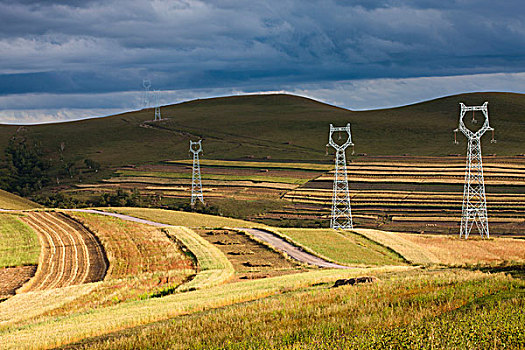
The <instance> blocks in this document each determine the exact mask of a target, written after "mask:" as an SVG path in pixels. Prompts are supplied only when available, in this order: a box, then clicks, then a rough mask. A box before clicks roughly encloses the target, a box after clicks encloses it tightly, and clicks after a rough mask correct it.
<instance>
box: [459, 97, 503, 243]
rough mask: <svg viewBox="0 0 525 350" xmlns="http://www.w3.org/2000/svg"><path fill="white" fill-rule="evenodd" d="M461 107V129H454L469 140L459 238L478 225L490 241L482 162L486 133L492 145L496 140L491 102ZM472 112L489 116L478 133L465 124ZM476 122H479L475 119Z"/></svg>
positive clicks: (465, 236)
mask: <svg viewBox="0 0 525 350" xmlns="http://www.w3.org/2000/svg"><path fill="white" fill-rule="evenodd" d="M459 105H460V106H461V111H460V114H459V128H458V129H456V130H454V132H455V133H457V132H458V130H460V131H461V132H462V133H463V134H464V135H465V136H466V137H467V139H468V146H467V165H466V168H465V185H464V188H463V207H462V213H461V231H460V232H459V237H460V238H465V239H466V238H468V236H469V234H470V231H471V230H472V227H473V226H474V223H475V224H476V227H477V228H478V231H479V233H480V234H481V237H486V238H489V224H488V220H487V200H486V198H485V181H484V179H483V163H482V161H481V137H482V136H483V134H485V132H487V131H488V130H491V131H492V140H491V142H492V143H494V142H496V141H495V140H494V129H493V128H491V127H490V125H489V111H488V102H485V103H484V104H483V105H482V106H468V107H467V106H465V105H464V104H463V103H460V104H459ZM470 111H472V112H473V113H474V111H482V112H483V115H484V116H485V123H484V124H483V126H482V127H481V128H480V129H479V130H478V131H476V132H473V131H471V130H469V129H468V128H467V127H466V126H465V123H464V122H463V118H464V117H465V114H466V113H467V112H470ZM473 122H475V119H474V118H473Z"/></svg>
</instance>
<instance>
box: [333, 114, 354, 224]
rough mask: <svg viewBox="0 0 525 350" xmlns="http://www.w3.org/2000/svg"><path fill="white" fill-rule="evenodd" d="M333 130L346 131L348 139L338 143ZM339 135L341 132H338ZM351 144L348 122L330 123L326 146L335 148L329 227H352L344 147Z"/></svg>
mask: <svg viewBox="0 0 525 350" xmlns="http://www.w3.org/2000/svg"><path fill="white" fill-rule="evenodd" d="M334 132H339V133H341V132H346V133H348V139H347V140H346V142H345V143H344V144H342V145H339V144H337V143H336V142H335V141H334V140H333V134H334ZM339 137H341V134H339ZM353 145H354V144H353V143H352V134H351V132H350V123H348V124H346V126H344V127H334V126H333V125H332V124H330V135H329V136H328V144H327V145H326V146H327V147H328V146H332V147H333V148H335V174H334V176H335V178H334V193H333V196H332V217H331V220H330V227H331V228H333V229H343V230H350V229H352V228H353V223H352V212H351V210H350V195H349V193H348V177H347V173H346V154H345V151H346V148H347V147H348V146H353ZM327 150H328V148H327Z"/></svg>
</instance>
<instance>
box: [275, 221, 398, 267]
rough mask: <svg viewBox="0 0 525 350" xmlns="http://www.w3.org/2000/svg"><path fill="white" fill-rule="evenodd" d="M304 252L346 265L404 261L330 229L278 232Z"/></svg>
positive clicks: (362, 239)
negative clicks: (304, 250) (304, 249)
mask: <svg viewBox="0 0 525 350" xmlns="http://www.w3.org/2000/svg"><path fill="white" fill-rule="evenodd" d="M273 231H277V232H280V233H282V234H284V235H285V236H286V237H289V238H291V240H292V241H294V242H297V243H298V244H299V245H300V246H303V247H305V248H306V249H307V250H309V251H312V252H314V253H316V254H317V255H320V256H321V257H325V258H328V260H331V261H334V262H338V263H342V264H346V265H400V264H401V265H402V264H404V263H405V260H404V259H402V258H401V257H400V256H399V255H398V254H396V253H394V252H393V251H392V250H390V249H388V248H385V247H384V246H382V245H379V244H377V243H376V242H374V241H372V240H369V239H367V238H365V237H363V236H360V235H357V234H355V233H352V232H342V231H335V230H332V229H300V228H279V229H273Z"/></svg>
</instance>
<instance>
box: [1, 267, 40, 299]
mask: <svg viewBox="0 0 525 350" xmlns="http://www.w3.org/2000/svg"><path fill="white" fill-rule="evenodd" d="M35 272H36V265H31V266H17V267H5V268H2V269H0V300H1V299H4V298H7V297H9V296H11V295H15V291H16V290H17V289H18V288H20V287H22V285H23V284H24V283H26V282H27V281H29V279H30V278H31V277H33V276H34V275H35Z"/></svg>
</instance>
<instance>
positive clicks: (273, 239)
mask: <svg viewBox="0 0 525 350" xmlns="http://www.w3.org/2000/svg"><path fill="white" fill-rule="evenodd" d="M69 211H79V212H84V213H93V214H101V215H108V216H114V217H117V218H120V219H122V220H128V221H134V222H140V223H143V224H148V225H153V226H157V227H168V226H170V225H167V224H162V223H159V222H155V221H150V220H144V219H139V218H136V217H133V216H129V215H124V214H117V213H109V212H103V211H99V210H93V209H69ZM238 230H241V231H244V232H247V233H249V234H251V235H252V236H254V237H256V238H257V239H260V240H262V241H264V242H266V243H268V244H270V245H271V246H272V247H274V248H275V249H277V250H279V251H281V252H284V253H286V254H288V255H289V256H290V257H292V258H293V259H296V260H298V261H300V262H303V263H306V264H309V265H314V266H319V267H325V268H330V269H349V268H351V267H348V266H343V265H339V264H334V263H331V262H329V261H326V260H324V259H321V258H319V257H317V256H314V255H312V254H310V253H307V252H305V251H303V250H301V249H300V248H298V247H296V246H294V245H292V244H290V243H288V242H286V241H285V240H283V239H282V238H280V237H278V236H276V235H274V234H272V233H270V232H267V231H263V230H258V229H253V228H238Z"/></svg>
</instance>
